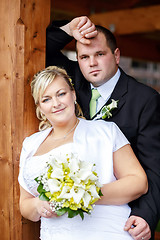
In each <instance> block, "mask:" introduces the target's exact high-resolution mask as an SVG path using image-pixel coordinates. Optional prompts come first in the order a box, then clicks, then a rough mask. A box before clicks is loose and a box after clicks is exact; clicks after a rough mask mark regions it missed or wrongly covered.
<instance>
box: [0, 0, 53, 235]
mask: <svg viewBox="0 0 160 240" xmlns="http://www.w3.org/2000/svg"><path fill="white" fill-rule="evenodd" d="M39 16H41V17H39ZM49 21H50V0H45V1H43V0H34V1H33V0H31V1H27V0H7V1H6V0H1V1H0V32H1V38H0V52H1V54H0V122H1V129H0V191H1V198H0V211H1V214H0V236H1V237H3V239H4V240H28V239H34V240H38V239H39V223H37V224H35V223H32V222H30V221H25V223H24V222H22V217H21V215H20V211H19V184H18V181H17V177H18V172H19V156H20V151H21V147H22V141H23V139H24V137H25V136H27V135H29V134H31V133H32V132H34V131H35V130H37V129H38V124H37V119H36V117H35V109H34V103H33V99H32V97H31V91H30V81H31V78H32V76H33V74H34V73H36V72H37V71H39V70H40V69H42V68H44V67H45V35H46V34H45V31H46V27H47V26H48V24H49Z"/></svg>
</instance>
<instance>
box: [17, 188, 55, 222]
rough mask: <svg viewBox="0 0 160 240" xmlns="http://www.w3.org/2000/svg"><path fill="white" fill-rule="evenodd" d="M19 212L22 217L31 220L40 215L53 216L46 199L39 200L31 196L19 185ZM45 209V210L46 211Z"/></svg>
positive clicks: (34, 220)
mask: <svg viewBox="0 0 160 240" xmlns="http://www.w3.org/2000/svg"><path fill="white" fill-rule="evenodd" d="M19 206H20V212H21V214H22V216H23V217H24V218H27V219H29V220H31V221H33V222H37V221H39V219H40V217H47V218H50V217H55V216H57V215H56V214H55V213H54V212H52V210H51V208H50V205H49V203H48V202H47V201H41V200H40V199H39V198H38V197H34V196H32V195H31V194H30V193H28V192H27V191H26V190H25V189H24V188H22V187H21V186H20V201H19ZM46 210H47V211H46Z"/></svg>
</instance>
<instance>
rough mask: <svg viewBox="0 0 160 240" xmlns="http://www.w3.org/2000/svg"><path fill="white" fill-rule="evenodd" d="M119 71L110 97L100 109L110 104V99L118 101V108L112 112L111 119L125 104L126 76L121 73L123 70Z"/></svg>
mask: <svg viewBox="0 0 160 240" xmlns="http://www.w3.org/2000/svg"><path fill="white" fill-rule="evenodd" d="M120 71H121V75H120V78H119V80H118V82H117V84H116V86H115V88H114V90H113V92H112V94H111V97H110V98H109V99H108V101H107V102H106V103H105V104H104V105H103V106H102V108H103V107H104V106H105V105H108V104H110V103H111V99H114V100H115V101H116V100H118V107H117V108H116V109H114V110H113V111H112V117H113V116H115V115H116V114H117V113H118V112H119V110H120V109H121V108H122V106H123V105H124V104H125V102H126V99H125V95H126V93H127V91H128V78H127V75H126V74H125V73H124V72H123V70H121V69H120ZM102 108H101V109H102ZM101 109H100V110H99V112H98V113H97V114H99V113H100V111H101ZM97 114H96V115H95V116H94V117H93V119H94V118H95V117H96V116H97Z"/></svg>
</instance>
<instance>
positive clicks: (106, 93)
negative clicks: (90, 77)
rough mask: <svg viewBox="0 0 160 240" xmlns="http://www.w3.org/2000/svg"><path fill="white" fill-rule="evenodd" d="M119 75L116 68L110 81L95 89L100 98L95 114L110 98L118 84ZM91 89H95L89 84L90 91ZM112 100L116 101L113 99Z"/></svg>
mask: <svg viewBox="0 0 160 240" xmlns="http://www.w3.org/2000/svg"><path fill="white" fill-rule="evenodd" d="M120 75H121V72H120V70H119V68H118V70H117V72H116V74H115V75H114V76H113V77H112V78H111V79H110V80H108V81H107V82H106V83H104V84H103V85H101V86H99V87H97V90H98V92H99V93H100V95H101V96H100V97H99V98H98V100H97V106H96V112H98V111H99V110H100V109H101V108H102V107H103V105H104V104H105V103H106V102H107V101H108V99H109V98H110V96H111V94H112V92H113V90H114V88H115V86H116V84H117V82H118V79H119V77H120ZM92 88H95V87H94V86H93V85H92V84H91V89H92ZM114 100H117V99H114Z"/></svg>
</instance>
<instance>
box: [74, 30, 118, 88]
mask: <svg viewBox="0 0 160 240" xmlns="http://www.w3.org/2000/svg"><path fill="white" fill-rule="evenodd" d="M119 59H120V52H119V49H118V48H117V49H116V50H115V51H114V53H112V51H111V49H110V48H109V47H108V45H107V41H106V38H105V36H104V34H103V33H101V32H100V33H98V35H97V36H96V37H95V38H93V39H91V43H90V44H89V45H86V44H82V43H80V42H77V60H78V63H79V67H80V69H81V72H82V74H83V75H84V77H85V78H86V80H87V81H89V82H91V83H92V84H93V85H94V86H95V87H98V86H101V85H102V84H104V83H105V82H107V81H108V80H109V79H110V78H112V77H113V76H114V74H115V73H116V71H117V69H118V64H119Z"/></svg>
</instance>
